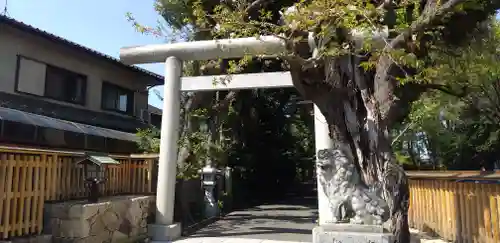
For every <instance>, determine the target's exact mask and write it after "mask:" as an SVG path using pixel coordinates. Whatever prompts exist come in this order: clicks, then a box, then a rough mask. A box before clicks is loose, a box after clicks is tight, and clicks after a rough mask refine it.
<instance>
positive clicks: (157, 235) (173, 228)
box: [148, 224, 182, 242]
mask: <svg viewBox="0 0 500 243" xmlns="http://www.w3.org/2000/svg"><path fill="white" fill-rule="evenodd" d="M181 233H182V231H181V225H180V224H170V225H162V224H150V225H148V235H149V237H150V238H151V239H152V240H153V241H160V242H161V241H166V242H169V241H174V240H177V239H179V238H180V237H181Z"/></svg>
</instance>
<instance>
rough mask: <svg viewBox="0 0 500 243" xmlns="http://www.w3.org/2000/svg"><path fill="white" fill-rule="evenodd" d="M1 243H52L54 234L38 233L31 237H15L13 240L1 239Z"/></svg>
mask: <svg viewBox="0 0 500 243" xmlns="http://www.w3.org/2000/svg"><path fill="white" fill-rule="evenodd" d="M0 243H52V236H51V235H37V236H31V237H23V238H14V239H12V240H6V241H0Z"/></svg>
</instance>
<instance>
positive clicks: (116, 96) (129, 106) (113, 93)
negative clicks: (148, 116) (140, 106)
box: [102, 82, 134, 115]
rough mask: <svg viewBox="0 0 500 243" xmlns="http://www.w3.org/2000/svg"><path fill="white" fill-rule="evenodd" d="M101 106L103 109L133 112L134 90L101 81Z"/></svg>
mask: <svg viewBox="0 0 500 243" xmlns="http://www.w3.org/2000/svg"><path fill="white" fill-rule="evenodd" d="M102 108H103V109H104V110H111V111H118V112H122V113H127V114H130V115H132V114H134V92H133V91H131V90H127V89H124V88H122V87H119V86H116V85H114V84H110V83H107V82H103V83H102Z"/></svg>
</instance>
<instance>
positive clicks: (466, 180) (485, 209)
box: [408, 171, 500, 243]
mask: <svg viewBox="0 0 500 243" xmlns="http://www.w3.org/2000/svg"><path fill="white" fill-rule="evenodd" d="M408 176H409V177H410V197H411V198H410V212H409V218H410V227H413V228H417V229H419V230H422V231H426V232H429V233H435V234H436V235H438V236H440V237H442V238H444V239H446V240H449V241H453V242H459V243H462V242H464V243H468V242H471V243H472V242H474V243H475V242H478V243H498V242H500V183H499V182H500V172H496V173H494V172H490V173H479V172H477V171H457V172H453V171H447V172H438V171H425V172H424V171H422V172H416V171H411V172H408ZM495 182H496V184H494V183H495Z"/></svg>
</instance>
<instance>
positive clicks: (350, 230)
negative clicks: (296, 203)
mask: <svg viewBox="0 0 500 243" xmlns="http://www.w3.org/2000/svg"><path fill="white" fill-rule="evenodd" d="M393 238H394V237H393V236H392V234H391V233H388V232H387V231H386V230H384V228H383V227H382V226H378V225H356V224H325V225H322V226H317V227H315V228H314V229H313V243H392V242H393V241H394V239H393Z"/></svg>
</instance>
